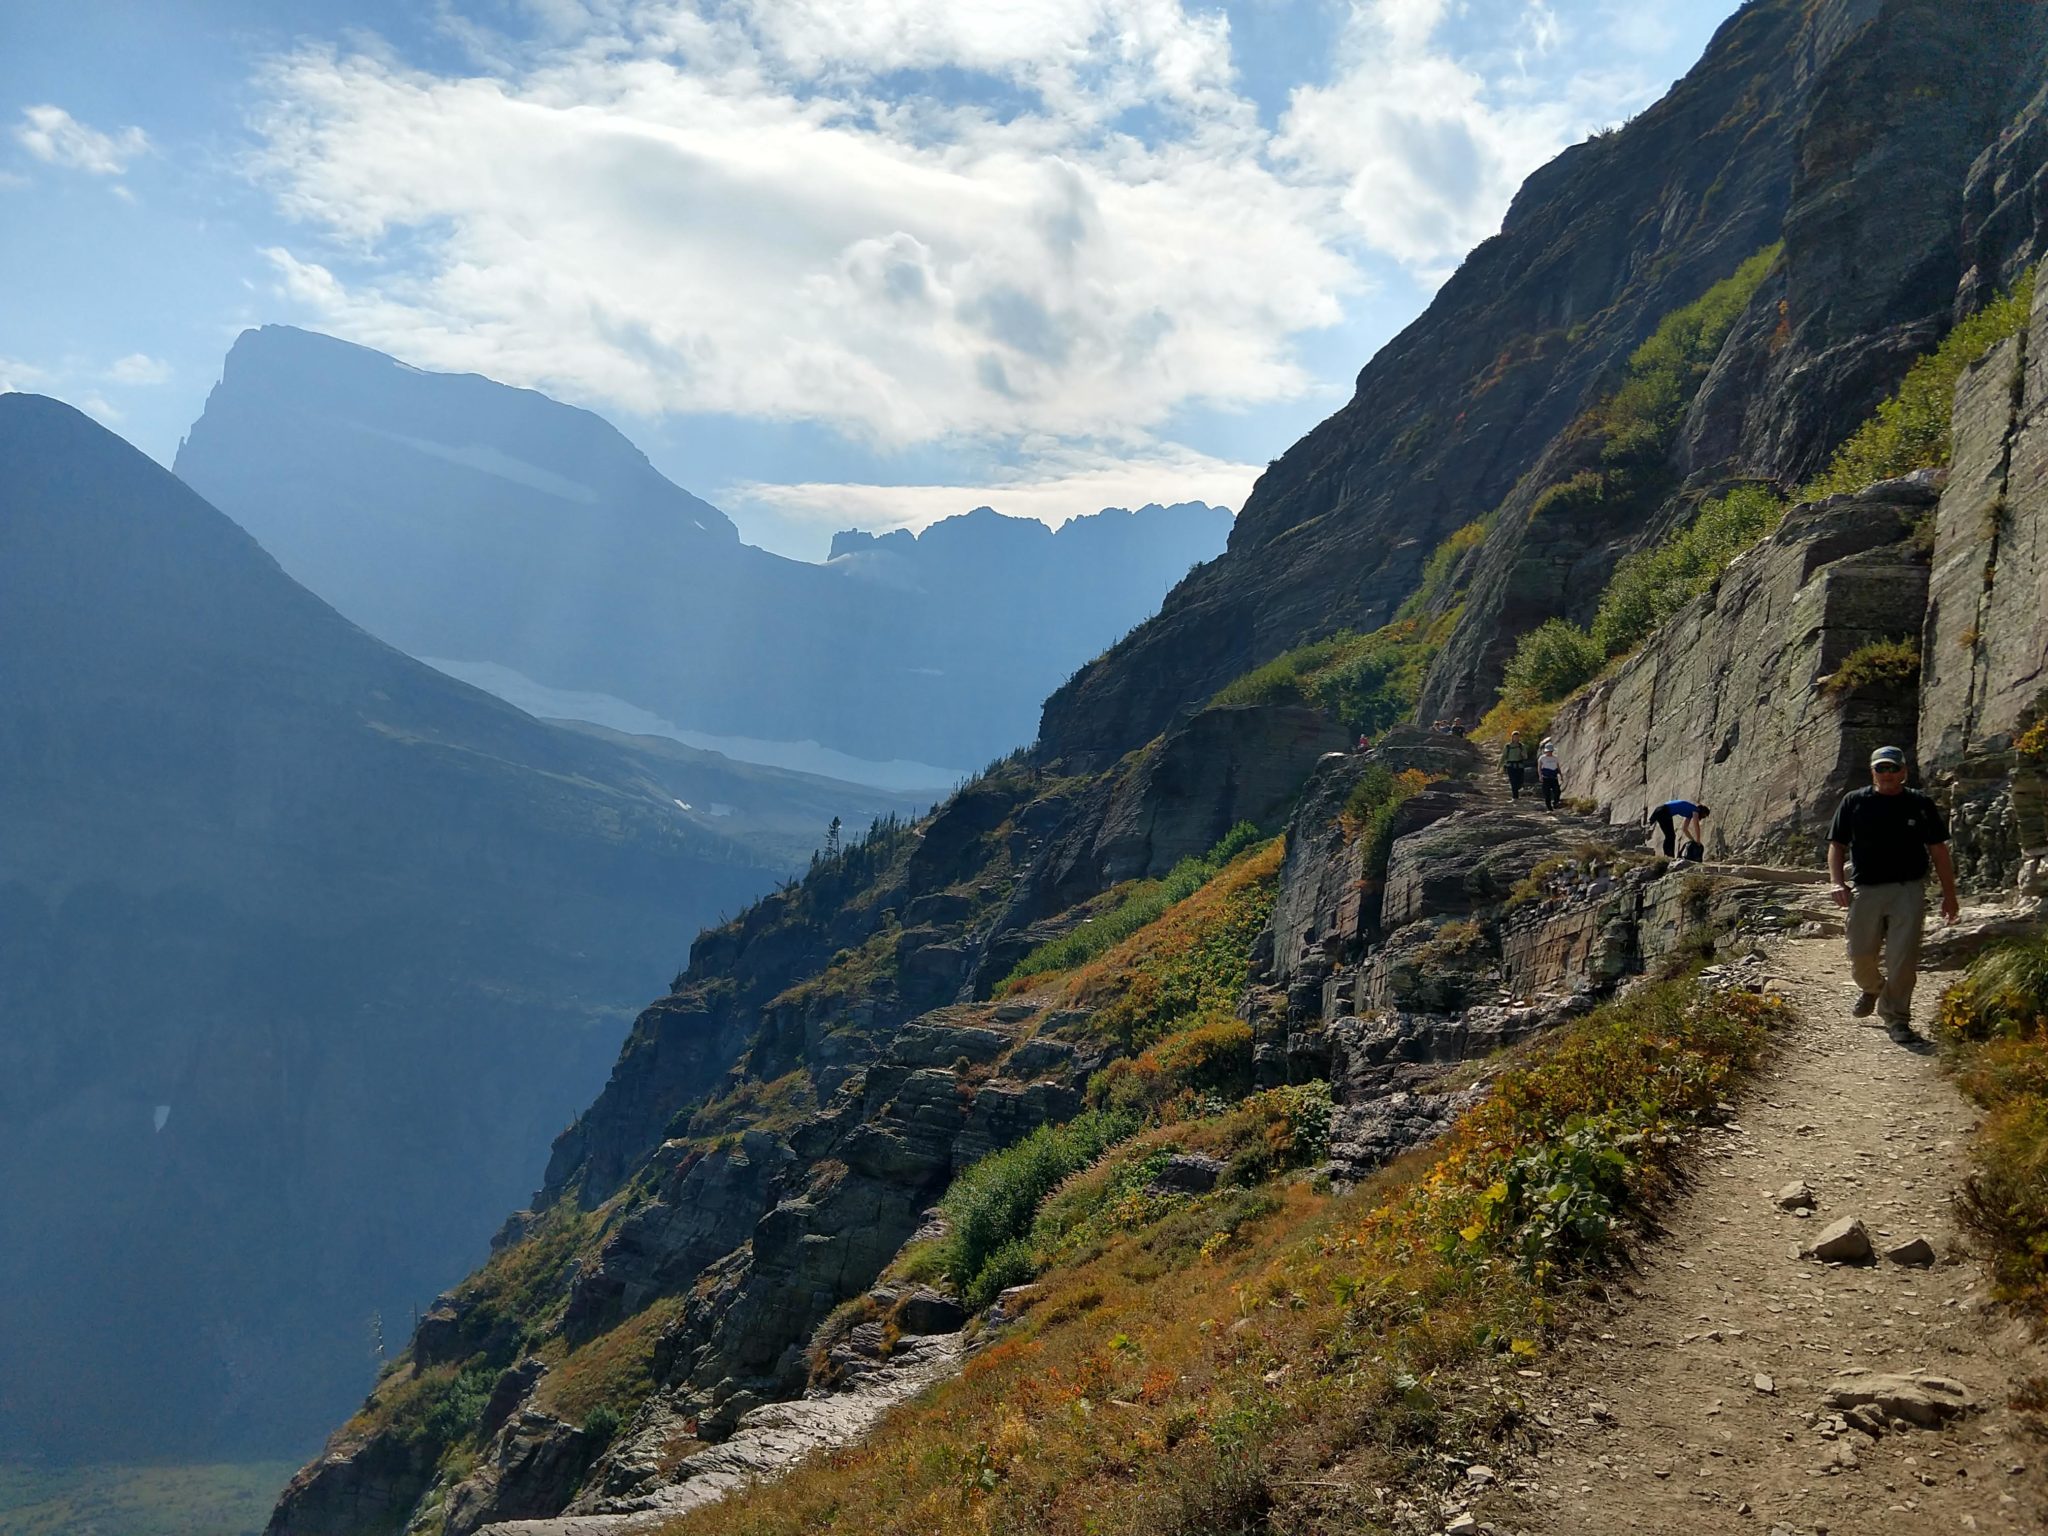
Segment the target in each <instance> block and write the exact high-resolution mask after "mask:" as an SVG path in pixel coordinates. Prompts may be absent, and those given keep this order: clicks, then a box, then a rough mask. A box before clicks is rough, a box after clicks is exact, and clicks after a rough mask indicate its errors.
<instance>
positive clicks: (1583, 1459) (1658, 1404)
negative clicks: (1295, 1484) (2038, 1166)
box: [1466, 938, 2048, 1536]
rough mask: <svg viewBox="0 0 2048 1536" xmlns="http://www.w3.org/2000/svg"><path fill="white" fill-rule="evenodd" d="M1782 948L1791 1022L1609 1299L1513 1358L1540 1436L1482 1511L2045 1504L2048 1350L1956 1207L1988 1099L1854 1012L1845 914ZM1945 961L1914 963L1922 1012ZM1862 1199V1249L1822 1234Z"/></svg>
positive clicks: (1829, 1523)
mask: <svg viewBox="0 0 2048 1536" xmlns="http://www.w3.org/2000/svg"><path fill="white" fill-rule="evenodd" d="M1766 969H1767V972H1768V974H1769V976H1770V977H1771V978H1772V983H1767V985H1768V984H1773V983H1774V984H1775V985H1776V986H1777V987H1778V988H1779V989H1781V990H1782V992H1783V993H1784V995H1785V996H1786V997H1787V999H1788V1000H1789V1001H1790V1002H1791V1003H1792V1004H1793V1005H1794V1006H1795V1007H1796V1008H1797V1009H1798V1011H1799V1014H1800V1022H1799V1024H1798V1025H1797V1026H1796V1027H1795V1028H1794V1029H1792V1030H1791V1031H1789V1032H1788V1036H1787V1038H1786V1039H1785V1040H1784V1041H1783V1042H1782V1045H1781V1049H1780V1051H1779V1054H1778V1055H1777V1057H1776V1059H1775V1060H1774V1061H1773V1062H1772V1064H1771V1065H1770V1066H1769V1067H1768V1068H1767V1069H1766V1071H1765V1072H1764V1074H1763V1075H1762V1076H1761V1078H1760V1079H1759V1080H1758V1081H1757V1082H1756V1083H1755V1084H1754V1085H1753V1086H1752V1088H1751V1089H1750V1091H1749V1092H1748V1093H1747V1094H1746V1095H1745V1096H1744V1099H1743V1102H1742V1103H1741V1104H1740V1105H1739V1106H1737V1113H1736V1115H1735V1116H1734V1117H1733V1118H1731V1119H1730V1120H1729V1121H1728V1122H1727V1123H1726V1124H1725V1125H1723V1126H1720V1127H1718V1128H1715V1129H1712V1130H1708V1131H1705V1132H1703V1133H1702V1148H1701V1158H1700V1162H1699V1166H1698V1169H1697V1177H1696V1178H1695V1179H1694V1181H1693V1183H1692V1186H1691V1188H1690V1189H1689V1190H1688V1191H1687V1192H1686V1194H1685V1195H1684V1196H1682V1197H1681V1199H1680V1200H1679V1201H1678V1203H1677V1205H1676V1206H1675V1208H1674V1209H1673V1210H1672V1211H1671V1213H1670V1215H1669V1218H1668V1221H1667V1225H1666V1229H1665V1231H1664V1233H1663V1234H1662V1235H1661V1236H1659V1237H1658V1238H1657V1239H1656V1240H1655V1241H1653V1242H1652V1243H1650V1244H1649V1245H1648V1246H1647V1248H1646V1250H1645V1251H1644V1252H1643V1253H1642V1254H1641V1255H1640V1257H1639V1261H1638V1262H1639V1268H1638V1269H1637V1270H1636V1271H1635V1272H1634V1273H1633V1275H1632V1276H1631V1277H1630V1280H1629V1281H1628V1282H1627V1283H1621V1284H1617V1285H1616V1286H1615V1287H1614V1289H1613V1292H1612V1306H1611V1309H1608V1310H1602V1311H1599V1312H1597V1313H1595V1314H1594V1315H1593V1316H1591V1317H1590V1318H1588V1319H1587V1320H1586V1326H1585V1327H1584V1328H1583V1329H1581V1330H1579V1331H1577V1332H1575V1334H1574V1337H1573V1339H1572V1341H1571V1342H1570V1343H1568V1344H1567V1345H1566V1346H1565V1347H1564V1348H1562V1349H1561V1350H1560V1351H1559V1353H1558V1354H1557V1355H1555V1356H1553V1357H1552V1358H1551V1359H1550V1360H1548V1361H1545V1362H1542V1368H1541V1369H1540V1370H1537V1371H1533V1372H1531V1371H1525V1372H1523V1373H1522V1379H1521V1380H1520V1381H1519V1386H1520V1388H1521V1389H1522V1393H1523V1396H1524V1397H1525V1399H1526V1401H1527V1404H1528V1412H1529V1413H1530V1414H1532V1415H1534V1416H1535V1420H1534V1426H1533V1427H1534V1429H1535V1431H1536V1433H1537V1435H1538V1437H1539V1438H1538V1445H1539V1446H1540V1449H1539V1450H1538V1451H1537V1452H1536V1453H1534V1454H1533V1455H1530V1456H1525V1457H1522V1458H1520V1459H1519V1460H1518V1461H1516V1462H1515V1463H1514V1464H1512V1465H1511V1466H1510V1465H1507V1464H1502V1463H1500V1462H1499V1459H1498V1458H1496V1463H1497V1465H1500V1478H1501V1480H1500V1482H1499V1483H1498V1484H1497V1485H1495V1486H1493V1487H1491V1488H1489V1489H1488V1490H1487V1492H1486V1493H1485V1494H1484V1495H1483V1496H1482V1497H1480V1498H1479V1499H1477V1500H1475V1501H1473V1504H1472V1507H1471V1511H1470V1513H1471V1515H1472V1517H1473V1519H1472V1522H1471V1524H1469V1525H1468V1526H1467V1527H1466V1528H1467V1529H1476V1530H1484V1529H1486V1528H1487V1527H1491V1528H1492V1529H1494V1530H1496V1531H1499V1532H1503V1533H1505V1532H1526V1533H1529V1536H1550V1533H1556V1536H1564V1533H1567V1532H1569V1533H1573V1536H1579V1533H1591V1536H1606V1533H1615V1536H1619V1533H1622V1532H1638V1531H1657V1532H1660V1533H1679V1532H1724V1531H1744V1530H1755V1531H1757V1532H1759V1533H1760V1536H1768V1533H1774V1532H1775V1533H1822V1532H1824V1533H1828V1536H1855V1533H1863V1532H1869V1533H1872V1536H1876V1533H1884V1536H1899V1533H1916V1532H1923V1531H1925V1532H1950V1531H1971V1530H1977V1531H2038V1530H2042V1529H2044V1528H2048V1440H2044V1439H2042V1438H2040V1428H2039V1425H2040V1420H2039V1419H2038V1418H2035V1419H2033V1420H2032V1422H2031V1424H2030V1423H2029V1420H2028V1417H2027V1416H2025V1415H2021V1414H2018V1413H2015V1412H2014V1411H2013V1410H2012V1408H2011V1407H2010V1406H2009V1404H2010V1401H2011V1398H2012V1393H2013V1390H2014V1388H2015V1387H2017V1386H2018V1385H2019V1384H2020V1383H2021V1382H2022V1381H2023V1380H2025V1379H2026V1378H2028V1377H2036V1376H2041V1375H2043V1374H2048V1349H2044V1348H2043V1346H2042V1345H2041V1343H2040V1342H2039V1341H2036V1340H2033V1339H2031V1338H2030V1337H2029V1334H2028V1330H2027V1329H2026V1328H2025V1327H2024V1326H2023V1325H2022V1324H2021V1323H2019V1322H2017V1321H2015V1320H2013V1319H2011V1318H2009V1317H2006V1316H2005V1315H2003V1314H2002V1312H2001V1311H2000V1310H1999V1309H1997V1308H1995V1307H1993V1306H1992V1305H1991V1303H1990V1297H1989V1285H1988V1281H1987V1278H1986V1276H1985V1273H1984V1270H1983V1269H1982V1267H1981V1266H1980V1265H1979V1264H1978V1263H1977V1262H1975V1261H1974V1260H1973V1259H1971V1258H1970V1257H1969V1256H1968V1254H1967V1251H1966V1250H1965V1248H1964V1247H1963V1244H1962V1239H1961V1236H1960V1234H1959V1233H1958V1232H1957V1231H1956V1229H1955V1224H1954V1220H1953V1217H1952V1214H1951V1204H1950V1202H1951V1196H1952V1194H1953V1193H1954V1191H1955V1190H1956V1189H1957V1188H1958V1187H1959V1186H1960V1185H1961V1183H1962V1181H1963V1179H1964V1178H1965V1176H1966V1175H1967V1173H1968V1171H1969V1163H1968V1141H1969V1135H1970V1132H1971V1129H1972V1127H1973V1125H1974V1124H1975V1120H1976V1114H1975V1111H1974V1110H1973V1108H1972V1107H1971V1106H1970V1105H1969V1104H1968V1102H1967V1101H1965V1100H1964V1099H1963V1098H1962V1096H1961V1095H1960V1094H1959V1093H1958V1092H1957V1091H1956V1089H1955V1087H1954V1085H1953V1084H1952V1083H1951V1082H1950V1081H1949V1079H1948V1078H1947V1077H1946V1076H1945V1075H1944V1074H1943V1072H1942V1070H1941V1067H1940V1065H1939V1063H1938V1062H1937V1061H1936V1059H1935V1057H1934V1054H1933V1051H1932V1049H1931V1047H1927V1046H1921V1047H1918V1048H1913V1047H1906V1046H1900V1045H1896V1044H1894V1043H1893V1042H1892V1041H1891V1040H1890V1039H1889V1038H1888V1037H1887V1036H1886V1034H1885V1032H1884V1031H1883V1030H1882V1029H1881V1028H1876V1027H1874V1024H1875V1021H1874V1020H1873V1021H1865V1020H1859V1019H1853V1018H1851V1017H1850V1014H1849V1005H1850V1003H1851V1002H1852V1001H1853V998H1854V993H1853V991H1852V990H1851V989H1850V987H1849V985H1848V981H1847V976H1846V966H1845V964H1844V962H1843V960H1842V953H1841V940H1840V939H1839V938H1805V939H1791V940H1786V941H1784V942H1782V943H1780V944H1778V945H1777V946H1776V947H1774V948H1773V950H1772V951H1771V952H1770V957H1769V961H1768V964H1767V967H1766ZM1943 984H1944V978H1942V977H1941V976H1939V975H1933V976H1924V977H1923V978H1922V982H1921V988H1920V996H1919V998H1918V999H1917V1001H1916V1005H1915V1017H1916V1022H1917V1023H1918V1024H1919V1026H1920V1027H1921V1028H1922V1029H1923V1030H1925V1029H1926V1028H1927V1026H1928V1023H1929V1021H1930V1020H1931V1017H1932V1014H1933V1010H1934V1005H1935V1001H1936V999H1937V997H1938V996H1939V993H1940V990H1941V988H1942V986H1943ZM1795 1183H1804V1184H1805V1185H1806V1186H1807V1189H1808V1190H1809V1191H1810V1192H1811V1195H1812V1199H1813V1202H1814V1205H1813V1209H1812V1210H1811V1213H1810V1216H1811V1219H1807V1218H1808V1215H1809V1213H1808V1211H1807V1210H1806V1208H1805V1205H1804V1202H1802V1201H1798V1200H1788V1198H1787V1197H1788V1196H1789V1195H1791V1194H1793V1193H1794V1191H1793V1190H1792V1188H1791V1186H1792V1185H1793V1184H1795ZM1851 1220H1855V1221H1859V1222H1860V1223H1861V1226H1862V1228H1863V1230H1864V1232H1865V1233H1866V1234H1867V1236H1868V1239H1869V1245H1868V1247H1867V1248H1866V1249H1865V1250H1864V1252H1865V1254H1866V1256H1865V1257H1863V1258H1862V1259H1861V1261H1860V1262H1837V1263H1830V1262H1826V1261H1825V1260H1823V1259H1820V1258H1817V1257H1814V1256H1813V1253H1812V1250H1813V1249H1814V1248H1815V1246H1816V1245H1817V1243H1819V1242H1820V1240H1821V1239H1822V1238H1823V1237H1824V1236H1826V1235H1830V1234H1829V1232H1828V1229H1829V1228H1831V1227H1833V1226H1835V1225H1837V1224H1846V1223H1847V1222H1849V1221H1851ZM1855 1246H1856V1245H1855V1244H1854V1243H1853V1242H1850V1243H1847V1244H1846V1245H1845V1247H1846V1248H1854V1247H1855ZM1928 1249H1931V1250H1932V1255H1933V1262H1932V1263H1931V1265H1930V1264H1929V1263H1928V1262H1927V1261H1928V1257H1929V1255H1928V1253H1927V1250H1928ZM1827 1251H1832V1250H1827Z"/></svg>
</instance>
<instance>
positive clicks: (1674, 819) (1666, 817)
mask: <svg viewBox="0 0 2048 1536" xmlns="http://www.w3.org/2000/svg"><path fill="white" fill-rule="evenodd" d="M1708 815H1709V812H1708V810H1707V808H1706V807H1705V806H1704V805H1700V804H1698V803H1696V802H1694V801H1691V800H1666V801H1665V802H1664V803H1663V804H1662V805H1659V806H1653V807H1651V809H1650V813H1649V815H1648V817H1647V818H1645V819H1646V820H1647V821H1648V822H1649V824H1650V825H1651V826H1653V827H1655V828H1657V829H1658V831H1660V832H1662V833H1663V834H1664V857H1665V858H1667V859H1669V858H1675V857H1677V855H1678V847H1677V843H1678V834H1679V833H1680V832H1683V833H1684V834H1685V841H1686V844H1687V846H1688V848H1697V849H1699V850H1700V852H1699V853H1692V854H1689V855H1688V856H1689V857H1690V858H1692V859H1693V860H1694V861H1697V860H1698V859H1699V858H1700V856H1701V854H1703V853H1704V852H1705V851H1706V850H1705V843H1706V839H1705V838H1704V837H1702V836H1701V833H1702V831H1703V830H1704V828H1703V827H1702V826H1701V823H1703V822H1704V821H1705V820H1706V819H1707V816H1708Z"/></svg>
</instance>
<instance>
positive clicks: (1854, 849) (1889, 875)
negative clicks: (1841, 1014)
mask: <svg viewBox="0 0 2048 1536" xmlns="http://www.w3.org/2000/svg"><path fill="white" fill-rule="evenodd" d="M1930 861H1932V863H1933V865H1934V872H1935V873H1936V874H1937V875H1939V876H1940V877H1941V915H1942V919H1943V920H1944V921H1945V922H1951V923H1952V922H1954V921H1955V920H1956V913H1957V912H1958V911H1959V910H1960V909H1959V908H1958V906H1957V903H1956V869H1955V864H1954V863H1953V861H1951V860H1950V858H1949V855H1948V817H1947V816H1946V815H1945V814H1944V813H1943V811H1942V809H1941V807H1940V806H1938V805H1936V804H1935V803H1934V801H1933V799H1932V798H1931V797H1930V796H1927V795H1924V794H1922V793H1921V792H1920V791H1919V790H1917V789H1908V788H1906V754H1905V753H1904V752H1902V751H1900V750H1899V749H1898V748H1897V747H1879V748H1878V749H1877V750H1876V751H1875V752H1873V753H1871V754H1870V784H1869V786H1868V787H1867V788H1863V789H1854V790H1851V791H1850V792H1849V793H1848V794H1846V795H1844V796H1843V797H1842V803H1841V805H1839V806H1838V807H1836V809H1835V822H1834V825H1833V826H1832V827H1830V828H1829V829H1828V878H1829V879H1830V880H1832V881H1833V882H1834V898H1835V905H1837V906H1841V907H1847V908H1848V909H1849V924H1848V926H1849V969H1850V972H1851V973H1852V974H1853V975H1854V976H1855V978H1856V985H1857V986H1858V987H1859V988H1861V989H1862V995H1861V996H1860V997H1858V998H1857V1000H1856V1006H1855V1007H1854V1008H1853V1009H1851V1010H1850V1011H1851V1012H1852V1013H1854V1014H1855V1015H1856V1017H1857V1018H1859V1019H1861V1018H1868V1017H1869V1016H1870V1014H1871V1013H1873V1012H1875V1013H1877V1014H1878V1015H1879V1016H1880V1017H1882V1018H1883V1020H1884V1024H1885V1028H1886V1029H1887V1030H1889V1031H1890V1033H1891V1037H1892V1038H1893V1039H1894V1040H1896V1041H1898V1042H1899V1043H1900V1044H1901V1045H1906V1044H1910V1043H1912V1042H1913V1041H1916V1040H1918V1039H1919V1038H1920V1037H1919V1036H1918V1035H1916V1034H1914V1033H1913V1025H1912V1022H1911V1017H1912V1009H1913V980H1914V977H1915V976H1916V974H1917V973H1918V971H1919V969H1920V930H1921V927H1922V925H1923V923H1924V922H1925V920H1926V907H1927V866H1928V863H1929V862H1930ZM1845 863H1846V864H1847V865H1848V866H1849V869H1850V870H1851V871H1853V879H1854V880H1855V887H1854V889H1853V890H1852V889H1851V888H1850V885H1849V881H1848V880H1847V879H1845V878H1844V876H1843V865H1844V864H1845Z"/></svg>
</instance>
